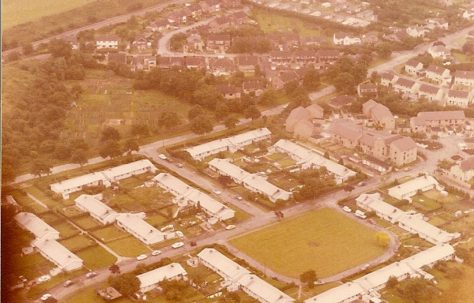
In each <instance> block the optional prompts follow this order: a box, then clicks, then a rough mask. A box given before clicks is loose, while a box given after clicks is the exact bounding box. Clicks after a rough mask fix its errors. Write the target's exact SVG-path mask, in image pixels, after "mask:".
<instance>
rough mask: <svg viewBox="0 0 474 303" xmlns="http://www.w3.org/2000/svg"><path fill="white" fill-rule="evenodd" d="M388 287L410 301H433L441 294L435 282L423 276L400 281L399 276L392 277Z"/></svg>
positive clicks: (422, 302) (418, 302)
mask: <svg viewBox="0 0 474 303" xmlns="http://www.w3.org/2000/svg"><path fill="white" fill-rule="evenodd" d="M386 287H387V289H390V290H393V291H396V293H397V295H398V296H400V297H402V298H403V299H404V301H406V302H409V303H424V302H432V301H433V299H434V298H435V297H437V296H438V294H439V290H438V289H437V288H436V286H435V285H434V284H433V282H431V281H427V280H425V279H423V278H413V279H406V280H404V281H401V282H399V281H398V280H397V278H395V277H390V278H389V279H388V281H387V285H386Z"/></svg>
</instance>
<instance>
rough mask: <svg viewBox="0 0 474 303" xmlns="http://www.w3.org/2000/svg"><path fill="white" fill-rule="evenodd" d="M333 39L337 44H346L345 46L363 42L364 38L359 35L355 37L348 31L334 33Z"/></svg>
mask: <svg viewBox="0 0 474 303" xmlns="http://www.w3.org/2000/svg"><path fill="white" fill-rule="evenodd" d="M332 41H333V43H334V44H335V45H344V46H348V45H355V44H361V43H362V40H361V39H360V38H359V37H353V36H351V35H349V34H347V33H335V34H334V35H333V38H332Z"/></svg>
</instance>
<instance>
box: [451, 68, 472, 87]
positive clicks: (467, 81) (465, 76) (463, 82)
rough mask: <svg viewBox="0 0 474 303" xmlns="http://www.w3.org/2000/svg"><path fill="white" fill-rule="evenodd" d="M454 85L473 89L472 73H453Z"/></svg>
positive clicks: (461, 71)
mask: <svg viewBox="0 0 474 303" xmlns="http://www.w3.org/2000/svg"><path fill="white" fill-rule="evenodd" d="M454 85H460V86H468V87H471V88H474V71H464V70H458V71H456V72H455V73H454Z"/></svg>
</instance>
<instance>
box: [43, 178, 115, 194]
mask: <svg viewBox="0 0 474 303" xmlns="http://www.w3.org/2000/svg"><path fill="white" fill-rule="evenodd" d="M88 186H105V187H109V186H110V181H109V180H108V179H107V178H106V177H105V175H104V174H103V173H102V172H95V173H91V174H87V175H82V176H79V177H75V178H71V179H68V180H64V181H60V182H57V183H54V184H51V185H50V188H51V190H52V191H53V192H55V193H57V194H60V195H61V196H62V197H63V199H69V194H71V193H74V192H77V191H81V190H83V189H84V188H85V187H88Z"/></svg>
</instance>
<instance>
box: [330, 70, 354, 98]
mask: <svg viewBox="0 0 474 303" xmlns="http://www.w3.org/2000/svg"><path fill="white" fill-rule="evenodd" d="M333 83H334V86H335V87H336V89H337V90H338V91H339V92H342V93H348V94H352V93H354V91H355V86H356V85H357V83H356V80H355V79H354V76H352V74H350V73H347V72H343V73H340V74H339V75H337V76H336V78H334V80H333Z"/></svg>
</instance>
